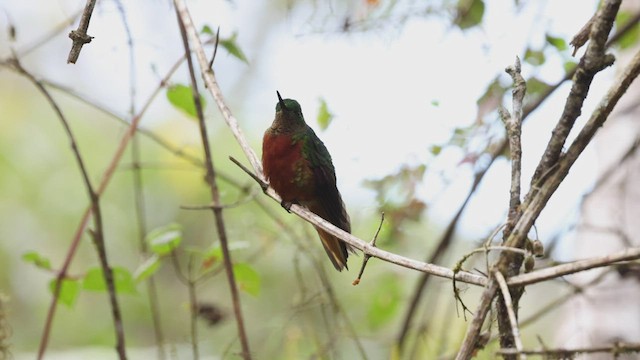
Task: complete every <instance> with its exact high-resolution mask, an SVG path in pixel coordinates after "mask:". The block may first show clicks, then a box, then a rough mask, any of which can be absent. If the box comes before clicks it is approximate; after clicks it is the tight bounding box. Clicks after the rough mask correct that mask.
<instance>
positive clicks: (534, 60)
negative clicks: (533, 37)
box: [524, 49, 545, 65]
mask: <svg viewBox="0 0 640 360" xmlns="http://www.w3.org/2000/svg"><path fill="white" fill-rule="evenodd" d="M524 61H526V62H528V63H529V64H531V65H542V64H544V61H545V56H544V52H543V51H542V50H532V49H527V51H526V52H525V53H524Z"/></svg>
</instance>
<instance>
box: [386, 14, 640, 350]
mask: <svg viewBox="0 0 640 360" xmlns="http://www.w3.org/2000/svg"><path fill="white" fill-rule="evenodd" d="M638 22H640V12H638V13H636V14H635V15H634V16H633V18H632V19H631V20H629V22H628V23H626V24H625V25H624V26H623V27H621V28H620V29H618V31H617V32H616V33H615V34H614V35H613V36H612V37H611V39H609V41H608V42H607V47H609V46H611V45H612V44H615V43H616V42H617V41H619V40H620V39H621V38H622V37H623V36H624V35H625V34H627V33H628V32H629V31H631V30H632V29H634V28H635V25H636V24H637V23H638ZM576 69H577V67H575V68H573V69H572V70H571V71H569V72H567V73H566V74H565V76H564V77H563V78H562V79H560V81H558V82H557V83H555V84H554V85H552V86H548V87H547V88H545V89H544V90H543V91H542V92H541V93H540V95H538V96H537V97H536V98H535V99H534V100H532V101H530V102H528V103H527V105H526V106H525V107H524V108H523V115H522V120H523V121H524V120H525V119H526V118H527V117H528V116H529V115H530V114H531V113H533V112H534V111H535V110H536V109H537V108H538V107H540V105H541V104H542V103H543V102H544V101H546V100H547V98H548V97H549V96H550V95H551V94H553V93H554V92H555V91H556V90H558V88H560V86H561V85H562V84H564V83H565V82H566V81H568V80H570V79H572V78H573V76H574V75H575V73H576ZM506 149H507V140H506V139H501V140H499V141H498V142H497V143H496V144H495V146H493V150H492V151H491V152H490V153H489V160H488V161H487V163H486V165H484V167H483V168H481V169H480V170H478V172H476V174H475V176H474V179H473V184H472V185H471V188H470V189H469V191H468V192H467V197H466V199H465V200H464V201H463V202H462V204H461V205H460V207H459V208H458V212H457V213H456V214H455V215H454V216H453V217H452V218H451V220H450V221H449V224H448V225H447V227H446V230H445V231H444V233H443V235H442V236H441V238H440V241H439V242H438V245H437V246H436V250H435V251H433V253H431V254H430V255H429V257H428V258H427V259H428V260H427V262H429V263H434V264H435V263H437V262H438V261H439V259H440V258H441V257H442V256H443V254H444V252H445V251H446V249H447V248H448V246H449V244H451V240H452V238H453V235H454V233H455V228H456V227H457V224H458V221H459V220H460V217H461V215H462V213H463V212H464V210H465V208H466V206H467V204H468V203H469V200H470V199H471V196H473V194H474V193H475V191H476V189H477V188H478V185H479V184H480V182H481V181H482V179H483V178H484V176H485V174H486V173H487V172H488V171H489V169H490V168H491V166H492V165H493V163H494V162H495V160H496V159H497V158H498V157H499V156H501V155H502V154H503V153H504V151H505V150H506ZM428 282H429V274H428V273H423V274H422V275H421V276H420V278H419V279H418V282H417V284H416V286H415V288H414V290H413V291H412V293H413V295H412V298H411V301H410V303H409V304H410V305H409V307H408V309H407V312H406V314H405V316H404V320H403V322H402V326H401V330H400V334H399V336H398V340H397V342H398V346H399V348H400V351H402V349H403V346H404V342H405V340H406V338H407V334H408V332H409V329H410V328H411V320H413V319H414V318H415V316H414V314H415V311H416V310H417V309H418V304H419V303H420V299H421V297H422V294H423V291H424V289H425V288H426V286H427V284H428Z"/></svg>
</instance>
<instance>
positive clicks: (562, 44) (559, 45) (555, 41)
mask: <svg viewBox="0 0 640 360" xmlns="http://www.w3.org/2000/svg"><path fill="white" fill-rule="evenodd" d="M546 38H547V42H548V43H549V44H551V46H553V47H554V48H556V49H558V51H565V50H567V42H566V41H564V39H563V38H559V37H555V36H551V35H549V34H547V36H546Z"/></svg>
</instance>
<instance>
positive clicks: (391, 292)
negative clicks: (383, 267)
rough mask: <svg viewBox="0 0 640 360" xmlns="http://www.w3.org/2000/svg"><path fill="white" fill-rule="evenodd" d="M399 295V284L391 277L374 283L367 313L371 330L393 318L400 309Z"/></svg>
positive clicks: (400, 291)
mask: <svg viewBox="0 0 640 360" xmlns="http://www.w3.org/2000/svg"><path fill="white" fill-rule="evenodd" d="M401 293H402V288H401V287H400V282H399V281H398V279H397V278H396V277H395V276H393V275H389V276H385V277H384V278H383V279H381V280H379V281H376V286H375V288H374V290H373V293H372V294H371V296H370V299H371V302H370V306H369V310H368V312H367V319H368V321H369V325H370V326H371V327H372V328H374V329H377V328H379V327H380V326H382V325H384V324H385V323H387V322H389V321H390V320H392V319H393V318H394V316H395V314H396V313H397V312H398V310H399V309H400V302H401V300H402V294H401Z"/></svg>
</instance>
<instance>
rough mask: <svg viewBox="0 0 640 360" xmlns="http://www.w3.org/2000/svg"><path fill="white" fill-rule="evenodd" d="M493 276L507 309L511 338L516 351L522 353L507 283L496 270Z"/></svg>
mask: <svg viewBox="0 0 640 360" xmlns="http://www.w3.org/2000/svg"><path fill="white" fill-rule="evenodd" d="M493 275H494V276H495V277H496V281H497V282H498V285H499V286H500V291H501V292H502V298H503V300H504V304H505V307H506V308H507V313H508V314H509V323H510V324H511V332H512V336H513V338H514V339H515V341H514V342H515V345H516V350H518V351H519V352H520V351H522V340H520V331H519V330H518V320H517V318H516V313H515V311H514V309H513V303H512V301H511V293H509V287H508V286H507V281H506V280H505V279H504V275H502V273H501V272H500V271H498V270H495V271H494V272H493Z"/></svg>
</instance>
